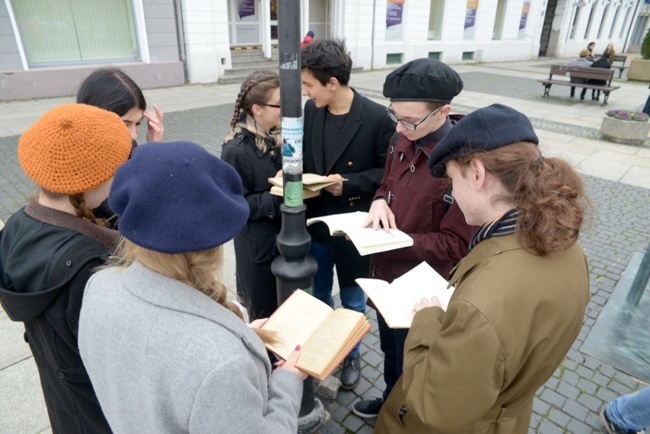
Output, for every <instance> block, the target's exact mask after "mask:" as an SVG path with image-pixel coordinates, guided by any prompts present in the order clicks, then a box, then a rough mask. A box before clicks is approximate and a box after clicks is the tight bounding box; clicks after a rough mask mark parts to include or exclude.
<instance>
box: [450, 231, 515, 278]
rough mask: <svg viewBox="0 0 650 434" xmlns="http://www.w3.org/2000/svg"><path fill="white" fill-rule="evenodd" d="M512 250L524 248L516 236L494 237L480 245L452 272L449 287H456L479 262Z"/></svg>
mask: <svg viewBox="0 0 650 434" xmlns="http://www.w3.org/2000/svg"><path fill="white" fill-rule="evenodd" d="M510 250H522V247H521V246H520V245H519V243H518V242H517V237H516V236H515V235H514V234H512V235H504V236H499V237H492V238H488V239H487V240H484V241H482V242H480V243H478V244H477V245H476V246H475V247H474V249H472V251H471V252H470V253H469V254H468V255H467V256H465V257H464V258H463V259H462V260H461V261H460V262H459V263H458V265H456V266H455V267H454V268H453V269H452V270H451V272H450V275H451V279H449V285H448V287H451V286H454V285H456V283H458V282H459V281H460V280H462V278H463V277H464V276H465V275H466V274H468V273H469V272H470V271H471V270H472V269H473V268H474V267H475V266H476V265H477V264H478V263H479V262H481V261H483V260H485V259H487V258H490V257H492V256H496V255H500V254H502V253H504V252H507V251H510Z"/></svg>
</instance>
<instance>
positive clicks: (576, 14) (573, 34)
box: [569, 6, 582, 39]
mask: <svg viewBox="0 0 650 434" xmlns="http://www.w3.org/2000/svg"><path fill="white" fill-rule="evenodd" d="M581 10H582V8H580V7H578V6H576V7H575V10H574V12H573V22H572V23H571V34H570V35H569V38H571V39H575V37H576V29H577V28H578V20H579V19H580V11H581Z"/></svg>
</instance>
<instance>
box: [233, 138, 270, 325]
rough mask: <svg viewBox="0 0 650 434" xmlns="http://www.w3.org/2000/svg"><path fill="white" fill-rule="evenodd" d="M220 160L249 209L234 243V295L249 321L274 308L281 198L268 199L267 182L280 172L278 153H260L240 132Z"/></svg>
mask: <svg viewBox="0 0 650 434" xmlns="http://www.w3.org/2000/svg"><path fill="white" fill-rule="evenodd" d="M269 149H270V148H269ZM221 158H222V159H223V160H224V161H225V162H227V163H228V164H230V165H231V166H232V167H234V168H235V170H236V171H237V173H239V176H240V177H241V180H242V185H243V187H244V197H245V198H246V201H247V202H248V206H249V207H250V216H249V218H248V221H247V222H246V225H245V226H244V228H243V229H242V230H241V231H240V232H239V233H238V234H237V235H236V236H235V240H234V245H235V257H236V261H237V266H236V267H237V271H236V274H237V295H238V296H239V298H240V299H241V301H242V303H243V304H244V305H245V306H246V307H247V309H248V314H249V316H250V319H255V318H264V317H268V316H269V315H271V314H272V313H273V311H274V310H275V309H276V308H277V306H278V304H277V295H276V281H275V276H274V275H273V273H271V261H273V259H274V258H275V257H276V256H277V255H278V252H277V249H276V236H277V234H278V233H279V232H280V225H281V222H282V220H281V215H280V204H281V203H282V197H281V196H273V195H271V193H270V190H271V184H269V181H268V178H270V177H274V176H275V174H276V173H277V171H278V170H280V169H281V168H282V157H281V155H280V150H279V149H277V152H276V153H275V155H274V156H271V152H270V151H266V152H263V151H261V150H260V149H258V148H257V146H256V145H255V135H254V134H253V133H252V132H249V131H246V130H244V132H242V133H237V134H236V135H235V137H234V138H232V139H231V140H228V141H227V142H225V143H224V145H223V151H222V152H221Z"/></svg>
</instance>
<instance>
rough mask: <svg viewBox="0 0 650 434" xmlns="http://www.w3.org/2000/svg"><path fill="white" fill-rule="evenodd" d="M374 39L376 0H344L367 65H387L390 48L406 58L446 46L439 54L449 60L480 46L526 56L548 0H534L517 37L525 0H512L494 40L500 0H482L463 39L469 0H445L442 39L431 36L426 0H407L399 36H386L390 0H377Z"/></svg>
mask: <svg viewBox="0 0 650 434" xmlns="http://www.w3.org/2000/svg"><path fill="white" fill-rule="evenodd" d="M374 4H375V16H374V22H375V29H374V44H372V43H371V40H370V38H371V37H372V18H373V17H372V10H373V8H372V7H373V1H372V0H349V1H346V2H345V8H346V13H345V16H346V21H345V29H346V31H345V37H346V40H347V43H348V48H349V49H350V52H351V54H352V59H353V61H354V65H355V66H361V67H363V68H366V69H371V68H375V69H379V68H385V67H387V66H390V65H387V64H386V55H387V54H402V55H403V56H402V60H403V62H408V61H410V60H413V59H416V58H420V57H426V56H428V54H429V52H435V51H440V52H442V57H441V59H442V60H443V61H444V62H446V63H450V64H454V63H460V62H462V53H463V52H464V51H474V52H477V51H480V50H482V60H483V61H490V62H494V61H509V60H527V59H533V58H536V57H537V53H538V51H539V38H540V35H541V30H542V24H543V19H544V17H543V13H544V6H545V1H543V0H533V2H532V4H531V10H530V13H529V15H528V22H527V25H526V37H525V38H524V39H517V38H518V32H519V30H518V28H519V19H520V17H521V10H522V5H523V0H510V1H509V2H508V5H507V9H506V19H505V20H504V29H503V35H502V39H501V40H498V41H493V40H492V30H493V23H494V17H495V14H496V6H497V0H481V1H480V3H479V9H478V12H477V17H476V29H475V36H474V39H473V40H467V41H465V40H463V27H464V23H465V12H466V2H465V1H460V0H447V1H446V4H445V14H444V20H443V27H442V38H441V40H439V41H430V40H427V35H428V29H429V8H430V2H429V1H428V0H417V1H416V0H410V1H409V0H407V1H406V2H405V5H404V11H403V17H402V22H403V26H404V29H403V37H402V40H401V41H386V19H385V17H386V1H385V0H376V1H374Z"/></svg>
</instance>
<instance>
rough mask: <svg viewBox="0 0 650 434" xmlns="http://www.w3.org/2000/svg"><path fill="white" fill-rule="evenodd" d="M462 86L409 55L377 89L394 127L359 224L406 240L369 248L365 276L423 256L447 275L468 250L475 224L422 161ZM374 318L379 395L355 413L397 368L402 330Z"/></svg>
mask: <svg viewBox="0 0 650 434" xmlns="http://www.w3.org/2000/svg"><path fill="white" fill-rule="evenodd" d="M462 89H463V81H462V80H461V78H460V76H459V75H458V73H456V71H454V70H453V69H451V68H450V67H449V66H447V65H445V64H444V63H442V62H439V61H437V60H433V59H416V60H413V61H411V62H409V63H407V64H405V65H403V66H401V67H400V68H398V69H396V70H395V71H393V72H392V73H390V74H389V75H388V76H387V77H386V81H385V83H384V96H386V97H387V98H390V100H391V105H390V106H389V107H388V109H387V111H388V115H389V116H390V117H391V118H392V119H393V120H394V121H395V122H397V127H396V130H397V132H396V133H395V135H394V136H393V137H392V139H391V141H390V145H389V148H388V154H387V156H386V170H385V172H384V176H383V179H382V181H381V185H380V187H379V189H378V190H377V192H376V193H375V197H374V201H373V203H372V205H371V207H370V211H369V213H368V219H367V220H366V224H367V225H372V226H373V228H374V229H375V230H383V229H385V230H387V229H388V228H395V227H396V228H398V229H400V230H402V231H404V232H406V233H407V234H409V235H410V236H411V237H412V238H413V246H412V247H408V248H404V249H399V250H393V251H389V252H385V253H379V254H376V255H373V256H372V258H371V259H370V277H373V278H377V279H382V280H385V281H387V282H392V281H393V280H394V279H396V278H398V277H400V276H401V275H403V274H404V273H406V272H408V271H409V270H411V269H412V268H414V267H416V266H417V265H418V264H420V263H421V262H422V261H426V262H427V263H428V264H429V265H431V266H432V267H433V268H434V269H435V270H436V271H437V272H438V273H439V274H440V275H441V276H443V277H444V278H449V271H450V270H451V268H452V267H453V266H454V265H455V264H456V263H458V262H459V261H460V260H461V258H463V257H464V256H465V255H466V254H467V246H468V244H469V241H470V239H471V237H472V234H473V233H474V231H475V228H473V227H471V226H469V225H468V224H466V223H465V219H464V218H463V215H462V213H461V211H460V209H459V208H458V206H457V205H456V204H453V203H451V202H452V201H451V196H449V195H448V194H446V193H447V189H448V185H449V183H448V181H447V180H441V179H433V178H432V177H431V176H430V174H429V169H428V167H427V160H428V159H429V155H430V154H431V151H432V150H433V149H435V147H436V145H437V143H438V142H439V141H440V140H441V139H442V138H443V137H444V136H445V135H446V134H447V133H448V132H449V131H450V130H451V129H452V127H453V125H454V124H455V123H456V122H457V121H458V120H459V119H460V118H461V117H462V116H457V115H456V116H455V115H452V116H450V115H449V112H450V110H451V107H450V105H449V104H450V103H451V100H452V99H453V98H454V97H455V96H456V95H458V94H459V93H460V91H461V90H462ZM446 200H447V201H446ZM382 227H383V229H382ZM377 318H378V324H379V336H380V345H381V349H382V351H383V352H384V357H385V359H384V380H385V382H386V389H385V390H384V393H383V397H382V398H375V399H365V400H361V401H358V402H356V403H355V404H354V406H353V411H354V413H355V414H357V415H358V416H360V417H366V418H369V417H375V416H377V415H378V414H379V409H380V408H381V406H382V404H383V402H384V399H385V398H386V397H387V396H388V394H389V393H390V391H391V389H392V387H393V386H394V384H395V382H396V381H397V379H398V378H399V376H400V374H401V373H402V361H403V358H404V340H405V339H406V334H407V332H408V330H405V329H391V328H389V327H388V325H387V324H386V322H385V321H384V319H383V317H382V316H381V314H380V313H379V312H377Z"/></svg>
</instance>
